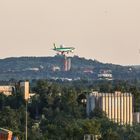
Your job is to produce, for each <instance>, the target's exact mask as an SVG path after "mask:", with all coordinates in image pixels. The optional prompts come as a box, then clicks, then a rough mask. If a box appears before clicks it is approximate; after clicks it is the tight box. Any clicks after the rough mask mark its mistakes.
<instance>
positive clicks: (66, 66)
mask: <svg viewBox="0 0 140 140" xmlns="http://www.w3.org/2000/svg"><path fill="white" fill-rule="evenodd" d="M70 70H71V58H67V57H65V61H64V71H70Z"/></svg>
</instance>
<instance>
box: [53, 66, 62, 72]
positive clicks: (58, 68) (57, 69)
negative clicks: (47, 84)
mask: <svg viewBox="0 0 140 140" xmlns="http://www.w3.org/2000/svg"><path fill="white" fill-rule="evenodd" d="M60 70H61V69H60V67H58V66H53V67H52V71H53V72H55V71H60Z"/></svg>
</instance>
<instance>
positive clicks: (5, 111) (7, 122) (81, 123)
mask: <svg viewBox="0 0 140 140" xmlns="http://www.w3.org/2000/svg"><path fill="white" fill-rule="evenodd" d="M86 83H87V81H81V82H78V83H75V82H74V83H59V82H53V81H47V80H39V81H34V83H32V85H33V86H32V91H33V92H36V96H34V97H32V99H31V100H30V101H29V102H28V139H29V140H82V139H83V137H84V135H85V134H94V135H101V138H100V140H139V139H140V134H139V132H140V125H138V124H135V125H133V126H129V125H128V126H121V125H117V124H115V123H113V122H111V121H109V120H108V118H106V116H105V113H104V112H102V111H101V110H100V109H98V108H96V109H95V110H93V112H92V113H91V115H90V117H89V118H87V116H86V111H85V109H86V108H85V104H82V103H81V102H80V101H78V97H79V95H81V94H83V95H86V94H87V93H88V92H90V91H92V90H99V91H101V92H113V91H115V90H121V91H128V92H132V94H133V95H134V97H135V107H136V108H137V110H138V108H139V107H140V105H139V103H140V88H139V85H137V84H136V83H135V82H129V83H128V82H126V81H115V82H111V81H110V82H103V81H102V82H95V83H90V82H89V83H88V84H86ZM0 127H3V128H7V129H10V130H12V131H13V132H14V135H17V136H18V137H19V138H20V140H24V139H25V101H24V100H23V95H22V94H21V93H20V91H19V90H18V87H17V93H14V94H13V95H12V96H8V97H7V96H5V95H3V94H0Z"/></svg>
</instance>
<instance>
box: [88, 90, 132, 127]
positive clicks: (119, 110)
mask: <svg viewBox="0 0 140 140" xmlns="http://www.w3.org/2000/svg"><path fill="white" fill-rule="evenodd" d="M95 107H99V108H101V109H102V111H104V112H105V113H106V116H107V117H108V118H109V119H110V120H112V121H114V122H116V123H118V124H121V125H124V124H130V125H131V124H132V122H133V96H132V94H131V93H121V92H115V93H98V92H93V93H91V94H89V95H88V96H87V115H89V114H90V112H91V111H93V110H94V108H95Z"/></svg>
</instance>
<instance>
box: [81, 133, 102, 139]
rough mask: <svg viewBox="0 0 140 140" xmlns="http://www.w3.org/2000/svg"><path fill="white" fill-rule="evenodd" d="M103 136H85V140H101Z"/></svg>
mask: <svg viewBox="0 0 140 140" xmlns="http://www.w3.org/2000/svg"><path fill="white" fill-rule="evenodd" d="M100 138H101V135H93V134H85V135H84V140H99V139H100Z"/></svg>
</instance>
